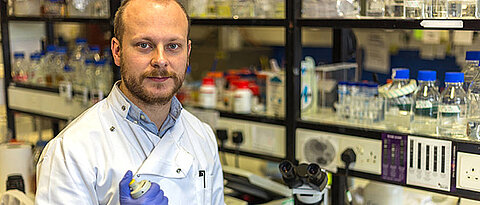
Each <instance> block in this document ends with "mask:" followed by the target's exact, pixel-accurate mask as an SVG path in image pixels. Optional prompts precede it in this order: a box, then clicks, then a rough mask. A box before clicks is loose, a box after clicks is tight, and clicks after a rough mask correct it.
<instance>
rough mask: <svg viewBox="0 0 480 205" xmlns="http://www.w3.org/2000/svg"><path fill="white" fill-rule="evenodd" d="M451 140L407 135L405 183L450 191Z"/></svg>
mask: <svg viewBox="0 0 480 205" xmlns="http://www.w3.org/2000/svg"><path fill="white" fill-rule="evenodd" d="M451 153H452V142H451V141H446V140H439V139H430V138H424V137H416V136H408V138H407V184H410V185H416V186H422V187H428V188H432V189H439V190H444V191H450V180H451V169H452V167H451V166H452V165H451Z"/></svg>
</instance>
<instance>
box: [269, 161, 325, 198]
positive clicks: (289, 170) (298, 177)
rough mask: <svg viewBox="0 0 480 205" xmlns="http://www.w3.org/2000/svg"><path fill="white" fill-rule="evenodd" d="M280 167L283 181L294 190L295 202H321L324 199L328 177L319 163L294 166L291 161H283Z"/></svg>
mask: <svg viewBox="0 0 480 205" xmlns="http://www.w3.org/2000/svg"><path fill="white" fill-rule="evenodd" d="M278 168H279V169H280V173H281V174H282V179H283V181H284V182H285V183H286V184H287V186H288V187H289V188H290V189H292V190H293V195H294V198H295V202H296V203H295V204H319V203H320V202H322V201H323V199H324V195H325V187H326V186H327V182H328V177H327V173H326V172H325V171H324V170H322V169H321V168H320V166H318V164H315V163H311V164H306V163H302V164H299V165H298V166H294V165H293V164H292V163H291V162H290V161H282V162H281V163H280V164H279V166H278Z"/></svg>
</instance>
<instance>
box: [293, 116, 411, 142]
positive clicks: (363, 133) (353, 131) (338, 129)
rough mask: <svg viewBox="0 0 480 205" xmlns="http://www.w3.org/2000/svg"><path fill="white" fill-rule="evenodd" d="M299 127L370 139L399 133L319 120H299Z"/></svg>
mask: <svg viewBox="0 0 480 205" xmlns="http://www.w3.org/2000/svg"><path fill="white" fill-rule="evenodd" d="M297 128H303V129H309V130H316V131H323V132H332V133H337V134H345V135H355V136H358V137H365V138H370V139H379V140H380V139H382V133H385V132H386V133H389V134H399V135H401V133H395V132H387V131H379V130H372V129H366V128H358V127H347V126H343V125H334V124H325V123H319V122H307V121H302V120H299V121H298V122H297Z"/></svg>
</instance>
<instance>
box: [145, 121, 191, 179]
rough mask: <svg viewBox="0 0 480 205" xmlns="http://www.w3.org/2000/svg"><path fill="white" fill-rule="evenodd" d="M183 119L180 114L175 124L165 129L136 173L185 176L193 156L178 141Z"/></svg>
mask: <svg viewBox="0 0 480 205" xmlns="http://www.w3.org/2000/svg"><path fill="white" fill-rule="evenodd" d="M183 120H184V119H183V118H182V114H181V115H180V118H179V119H178V121H177V123H175V126H173V127H172V129H170V130H169V131H167V133H166V134H165V136H164V137H163V139H162V140H161V141H160V142H159V143H158V144H157V145H156V146H155V148H154V149H153V151H152V152H151V154H150V155H149V156H148V157H147V159H146V160H145V161H144V163H143V164H142V166H141V167H140V169H139V170H138V172H137V174H138V175H155V176H162V177H168V178H184V177H186V176H187V173H188V172H189V170H190V168H191V166H192V164H193V159H194V157H193V155H192V154H191V153H190V152H188V151H187V150H186V149H185V148H184V147H183V146H182V145H181V144H180V143H179V141H180V139H181V138H182V136H183V134H184V131H185V127H184V122H183Z"/></svg>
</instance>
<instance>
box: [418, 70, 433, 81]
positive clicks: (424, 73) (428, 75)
mask: <svg viewBox="0 0 480 205" xmlns="http://www.w3.org/2000/svg"><path fill="white" fill-rule="evenodd" d="M418 80H421V81H435V80H437V71H433V70H420V71H418Z"/></svg>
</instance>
